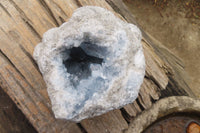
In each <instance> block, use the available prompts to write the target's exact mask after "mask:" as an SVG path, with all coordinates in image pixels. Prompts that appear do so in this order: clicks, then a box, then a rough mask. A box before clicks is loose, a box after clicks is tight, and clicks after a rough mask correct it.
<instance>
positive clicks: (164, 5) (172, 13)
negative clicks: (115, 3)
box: [124, 0, 200, 98]
mask: <svg viewBox="0 0 200 133" xmlns="http://www.w3.org/2000/svg"><path fill="white" fill-rule="evenodd" d="M124 2H125V3H126V5H127V6H128V7H129V9H130V10H131V12H132V13H133V15H134V16H135V19H136V21H137V22H138V24H139V25H140V26H141V27H142V28H143V30H144V31H146V32H147V33H149V34H150V35H152V36H153V37H154V38H155V39H157V40H158V41H160V42H161V44H162V45H164V46H165V47H167V48H168V49H169V50H171V51H172V52H173V53H174V54H175V55H177V56H178V57H179V58H181V59H182V61H183V62H184V64H185V70H186V72H187V73H188V75H189V76H188V83H189V85H190V87H191V88H192V91H193V92H194V93H195V94H196V96H197V97H199V98H200V59H199V58H200V52H199V51H200V0H184V1H180V0H140V1H139V0H124Z"/></svg>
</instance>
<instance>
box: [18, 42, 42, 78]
mask: <svg viewBox="0 0 200 133" xmlns="http://www.w3.org/2000/svg"><path fill="white" fill-rule="evenodd" d="M19 47H20V48H21V50H22V51H23V52H24V54H25V55H26V56H27V57H28V58H29V60H30V61H31V62H32V64H33V66H34V67H35V69H36V70H37V71H38V72H39V73H40V75H42V74H41V72H40V70H39V68H38V65H37V63H36V61H35V60H34V59H33V57H32V55H31V54H30V53H29V52H28V51H27V50H26V49H25V48H24V47H23V46H22V45H19Z"/></svg>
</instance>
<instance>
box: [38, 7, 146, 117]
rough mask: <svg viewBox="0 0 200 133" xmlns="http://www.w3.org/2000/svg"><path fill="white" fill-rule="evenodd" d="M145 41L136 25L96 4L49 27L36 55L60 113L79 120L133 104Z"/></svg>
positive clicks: (50, 95)
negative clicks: (57, 24) (63, 21)
mask: <svg viewBox="0 0 200 133" xmlns="http://www.w3.org/2000/svg"><path fill="white" fill-rule="evenodd" d="M140 42H141V32H140V30H139V29H138V28H137V27H136V26H135V25H133V24H129V23H126V22H124V21H122V20H120V19H119V18H117V17H115V16H114V15H113V14H112V13H111V12H110V11H107V10H106V9H103V8H100V7H93V6H86V7H81V8H79V9H77V10H76V11H75V12H74V13H73V15H72V17H71V19H70V20H69V21H68V22H66V23H64V24H62V25H61V26H60V27H58V28H53V29H50V30H48V31H47V32H46V33H45V34H44V35H43V40H42V42H41V43H39V44H38V45H37V46H36V47H35V51H34V59H35V60H36V61H37V63H38V65H39V68H40V71H41V72H42V74H43V77H44V80H45V82H46V84H47V88H48V89H47V90H48V94H49V97H50V99H51V103H52V109H53V112H54V114H55V117H56V118H64V119H68V120H72V121H80V120H82V119H85V118H88V117H93V116H96V115H100V114H103V113H105V112H107V111H109V110H113V109H116V108H120V107H122V106H123V105H125V104H128V103H131V102H133V101H134V100H135V99H136V97H137V95H138V92H139V88H140V85H141V84H142V82H143V78H144V74H145V60H144V55H143V50H142V45H141V43H140Z"/></svg>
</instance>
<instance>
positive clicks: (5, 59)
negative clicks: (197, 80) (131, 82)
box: [0, 0, 189, 133]
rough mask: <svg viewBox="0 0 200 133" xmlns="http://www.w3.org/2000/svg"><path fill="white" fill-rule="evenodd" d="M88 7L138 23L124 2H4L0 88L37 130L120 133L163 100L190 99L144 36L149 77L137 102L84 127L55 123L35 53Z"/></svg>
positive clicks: (0, 14) (1, 10)
mask: <svg viewBox="0 0 200 133" xmlns="http://www.w3.org/2000/svg"><path fill="white" fill-rule="evenodd" d="M86 5H95V6H101V7H103V8H106V9H108V10H110V11H111V12H113V13H114V14H115V15H116V16H118V17H120V18H121V19H123V20H125V21H128V22H130V23H136V22H135V20H134V17H132V15H131V14H130V13H129V11H128V9H127V8H126V7H125V5H124V4H123V2H122V1H120V0H116V1H114V0H107V1H105V0H1V1H0V17H1V20H0V86H1V87H2V88H3V90H4V91H5V92H6V93H7V94H8V95H9V96H10V97H11V99H12V100H13V101H14V102H15V103H16V105H17V106H18V108H20V109H21V110H22V112H23V113H24V114H25V115H26V117H27V118H28V119H29V121H30V122H31V123H32V125H33V126H34V127H35V129H36V130H37V131H38V132H45V133H46V132H48V133H50V132H59V133H60V132H65V133H66V132H69V133H81V132H88V133H94V132H95V133H106V132H111V133H118V132H119V133H120V132H123V131H124V130H125V129H127V128H128V123H129V122H130V121H131V119H133V117H135V116H137V114H138V113H140V112H141V111H143V110H145V109H147V108H150V107H151V105H152V104H153V103H154V102H156V101H157V100H159V99H160V97H167V96H170V95H189V93H188V92H187V91H186V89H188V88H187V87H185V88H186V89H185V88H184V87H182V86H181V87H180V85H179V84H178V81H176V78H175V77H173V73H174V72H173V70H172V69H173V67H172V66H171V65H170V64H169V63H168V62H167V61H166V59H165V60H163V59H161V58H160V57H163V58H164V57H165V55H163V54H162V56H160V57H159V56H158V55H159V52H158V51H159V48H157V47H156V48H155V45H154V44H152V43H151V42H150V41H149V38H148V35H146V34H144V33H143V34H144V38H143V40H142V44H143V48H144V54H145V58H146V66H147V67H146V76H145V79H144V83H143V85H142V87H141V90H140V93H139V96H138V99H137V100H136V101H135V102H134V103H132V104H129V105H126V106H125V107H124V108H122V109H121V110H114V111H110V112H108V113H106V114H104V115H101V116H98V117H95V118H91V119H87V120H84V121H82V122H81V123H79V124H76V123H72V122H69V121H65V120H57V119H55V118H54V115H53V113H52V111H51V104H50V100H49V98H48V94H47V91H46V86H45V83H44V81H43V78H42V75H41V73H40V72H39V69H38V67H37V64H36V62H35V61H34V59H33V58H32V53H33V50H34V47H35V46H36V45H37V44H38V43H39V42H40V41H41V39H42V35H43V33H44V32H46V31H47V30H48V29H50V28H52V27H56V26H60V25H61V24H62V23H63V22H65V21H67V20H68V19H69V18H70V16H71V15H72V13H73V12H74V10H75V9H77V8H78V7H80V6H86ZM160 54H161V52H160ZM177 63H178V62H177ZM176 72H177V71H175V73H176ZM177 79H178V78H177ZM185 84H186V83H185ZM176 87H178V88H176ZM175 89H176V90H175ZM174 90H175V91H174Z"/></svg>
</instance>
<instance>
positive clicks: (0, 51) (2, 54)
mask: <svg viewBox="0 0 200 133" xmlns="http://www.w3.org/2000/svg"><path fill="white" fill-rule="evenodd" d="M0 56H2V57H3V58H4V59H5V60H6V61H7V62H8V63H9V64H10V65H11V66H12V67H13V68H14V69H15V70H16V71H17V73H19V74H20V75H21V76H22V77H23V78H24V79H25V77H24V75H23V74H22V73H21V72H20V71H19V70H18V69H17V67H16V66H15V65H14V64H13V63H12V61H11V60H10V59H9V58H8V56H7V55H6V54H5V53H3V51H2V50H1V49H0Z"/></svg>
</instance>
